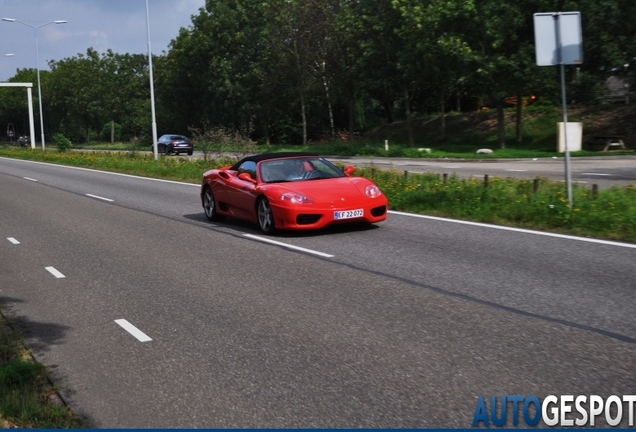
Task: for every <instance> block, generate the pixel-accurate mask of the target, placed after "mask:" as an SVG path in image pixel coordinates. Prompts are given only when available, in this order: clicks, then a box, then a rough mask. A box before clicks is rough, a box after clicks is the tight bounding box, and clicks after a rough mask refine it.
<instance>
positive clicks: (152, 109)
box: [146, 0, 159, 160]
mask: <svg viewBox="0 0 636 432" xmlns="http://www.w3.org/2000/svg"><path fill="white" fill-rule="evenodd" d="M146 30H147V31H148V68H149V69H150V112H151V113H152V148H153V153H154V155H155V160H157V159H159V153H158V150H157V121H156V119H155V86H154V83H153V79H152V49H151V48H150V14H149V12H148V0H146Z"/></svg>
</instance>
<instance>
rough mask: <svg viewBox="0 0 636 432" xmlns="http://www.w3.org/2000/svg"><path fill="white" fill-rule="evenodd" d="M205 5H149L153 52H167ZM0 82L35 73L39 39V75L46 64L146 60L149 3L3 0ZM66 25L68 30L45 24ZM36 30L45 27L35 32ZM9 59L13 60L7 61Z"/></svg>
mask: <svg viewBox="0 0 636 432" xmlns="http://www.w3.org/2000/svg"><path fill="white" fill-rule="evenodd" d="M204 5H205V0H148V12H149V15H150V48H151V50H152V53H153V54H154V55H160V54H161V53H162V52H164V51H165V52H167V51H168V49H169V47H168V45H169V44H170V41H171V40H172V39H174V38H176V37H177V35H178V34H179V29H180V28H182V27H185V28H187V27H190V25H191V24H192V19H191V17H192V15H198V13H199V8H202V7H203V6H204ZM0 18H13V19H15V20H16V21H15V22H6V21H0V82H1V81H6V80H7V79H9V78H11V77H12V76H14V75H15V73H16V70H17V69H22V68H33V69H35V68H36V63H37V62H36V35H37V51H38V57H39V67H40V70H41V71H42V70H49V66H48V61H50V60H62V59H65V58H69V57H77V55H78V54H86V50H87V49H88V48H93V49H95V50H96V51H97V52H98V53H100V54H101V53H104V52H106V51H107V50H108V49H110V50H112V51H113V52H115V53H118V54H126V53H128V54H147V53H148V31H147V28H146V0H0ZM59 20H66V21H67V23H66V24H47V23H49V22H52V21H59ZM18 21H23V22H24V23H26V24H28V25H29V26H32V27H39V26H41V25H43V24H45V25H43V26H42V27H40V28H38V29H37V30H34V29H33V28H31V27H29V26H28V25H25V24H22V23H20V22H18ZM6 54H13V55H12V56H6Z"/></svg>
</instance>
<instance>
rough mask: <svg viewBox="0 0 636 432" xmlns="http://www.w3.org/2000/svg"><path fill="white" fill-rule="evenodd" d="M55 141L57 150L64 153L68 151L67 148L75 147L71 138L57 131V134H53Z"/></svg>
mask: <svg viewBox="0 0 636 432" xmlns="http://www.w3.org/2000/svg"><path fill="white" fill-rule="evenodd" d="M53 142H54V143H55V145H56V146H57V151H59V152H62V153H63V152H65V151H67V150H70V149H71V148H72V147H73V144H72V143H71V140H70V139H68V138H66V137H65V136H64V135H62V134H61V133H57V134H55V135H53Z"/></svg>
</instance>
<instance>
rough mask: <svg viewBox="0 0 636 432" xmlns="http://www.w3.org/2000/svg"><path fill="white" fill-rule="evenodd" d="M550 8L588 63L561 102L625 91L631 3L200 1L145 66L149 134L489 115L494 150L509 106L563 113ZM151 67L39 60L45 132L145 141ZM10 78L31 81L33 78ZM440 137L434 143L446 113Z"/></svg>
mask: <svg viewBox="0 0 636 432" xmlns="http://www.w3.org/2000/svg"><path fill="white" fill-rule="evenodd" d="M556 11H579V12H581V20H582V30H583V54H584V61H583V63H582V64H581V65H580V66H568V67H566V72H567V77H566V82H567V94H568V102H569V103H578V104H595V103H598V102H599V98H600V97H601V95H602V88H603V84H604V82H605V80H606V79H607V78H608V77H609V76H610V75H620V76H623V77H624V78H625V79H627V80H628V81H627V82H628V83H631V84H633V83H634V74H633V73H632V72H631V69H632V68H634V67H635V66H636V65H635V63H636V62H635V60H636V20H634V17H635V16H636V2H633V0H579V1H567V0H515V1H514V2H513V1H502V0H269V1H267V2H263V1H262V0H213V1H212V0H208V1H206V4H205V7H203V8H201V9H200V10H199V13H198V14H197V15H193V16H192V23H191V25H190V26H189V27H188V28H182V29H181V30H180V32H179V34H178V35H177V36H176V37H175V38H174V39H173V40H172V42H171V44H170V47H169V49H168V51H167V52H163V53H162V54H161V55H155V56H153V75H154V89H155V100H156V113H157V114H156V115H157V127H158V131H159V134H162V133H184V134H187V133H188V131H189V130H191V129H192V128H205V127H222V128H225V129H230V130H234V131H237V132H239V133H241V134H243V136H249V137H250V138H252V139H254V140H256V141H258V142H261V143H268V144H269V143H286V144H287V143H290V144H293V143H297V144H306V143H308V142H310V141H316V140H333V139H336V137H337V136H339V135H342V134H343V133H344V134H345V135H348V136H350V137H351V136H353V135H354V134H355V133H359V132H362V133H364V132H365V131H368V130H369V129H371V128H373V127H375V126H378V125H383V124H388V123H393V122H395V121H398V120H399V121H404V122H405V124H406V125H407V130H408V132H409V133H408V143H404V144H410V145H415V143H416V142H417V139H418V138H417V136H415V134H414V132H413V130H414V129H413V121H414V119H417V118H421V117H423V116H426V115H430V114H433V113H446V112H449V111H470V110H476V109H478V108H479V107H480V106H482V105H487V106H488V107H491V108H496V109H497V112H498V113H499V115H498V119H499V120H498V123H499V126H500V127H499V137H500V144H501V145H503V127H504V123H503V122H504V116H503V110H504V107H505V106H506V105H507V101H508V102H510V101H522V100H523V99H524V98H525V97H527V96H530V95H532V96H534V97H535V98H536V100H540V101H543V102H544V103H547V104H553V105H555V106H558V105H559V102H560V81H559V72H558V68H556V67H539V66H536V64H535V43H534V25H533V14H534V13H536V12H556ZM147 60H148V59H147V56H146V55H144V54H118V53H113V52H112V51H110V50H109V51H107V52H105V53H98V52H96V51H95V50H94V49H92V48H89V49H88V50H87V51H86V53H85V54H78V55H77V56H75V57H70V58H65V59H62V60H52V61H49V63H48V64H49V68H50V71H41V82H42V103H43V107H44V120H45V131H46V133H47V137H50V136H51V135H52V134H55V133H62V134H64V135H65V136H67V137H69V138H70V139H71V140H72V141H73V142H77V143H83V142H89V141H107V140H109V139H110V137H111V133H112V130H111V124H114V125H115V139H116V140H118V141H119V140H124V141H125V140H131V139H138V140H141V141H142V142H146V143H148V144H149V143H150V141H151V136H150V135H151V132H150V130H151V126H150V125H151V114H150V96H149V85H150V83H149V70H148V61H147ZM9 81H10V82H33V83H36V82H37V77H36V70H35V69H20V70H18V71H17V72H16V74H15V76H13V77H12V78H11V79H10V80H9ZM21 90H23V89H15V88H0V95H1V97H0V119H1V120H3V121H4V122H6V123H9V122H11V123H13V124H14V125H16V127H17V129H18V130H19V131H22V133H28V132H27V131H28V115H27V111H26V104H25V99H26V98H25V97H24V94H23V91H21ZM36 99H37V96H36ZM36 103H37V100H36V101H34V104H36ZM516 105H517V107H518V109H519V110H520V109H521V107H522V104H521V103H516ZM35 111H37V110H35ZM35 114H36V116H37V115H39V113H37V112H36V113H35ZM517 117H518V118H519V119H520V118H521V115H520V112H519V114H518V116H517ZM36 123H37V121H36ZM439 127H440V137H441V138H442V139H443V137H444V134H445V124H444V116H443V115H442V116H441V121H440V126H439ZM36 128H37V126H36Z"/></svg>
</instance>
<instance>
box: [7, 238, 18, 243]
mask: <svg viewBox="0 0 636 432" xmlns="http://www.w3.org/2000/svg"><path fill="white" fill-rule="evenodd" d="M7 240H9V241H10V242H11V243H13V244H20V242H19V241H17V240H16V239H14V238H13V237H7Z"/></svg>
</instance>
